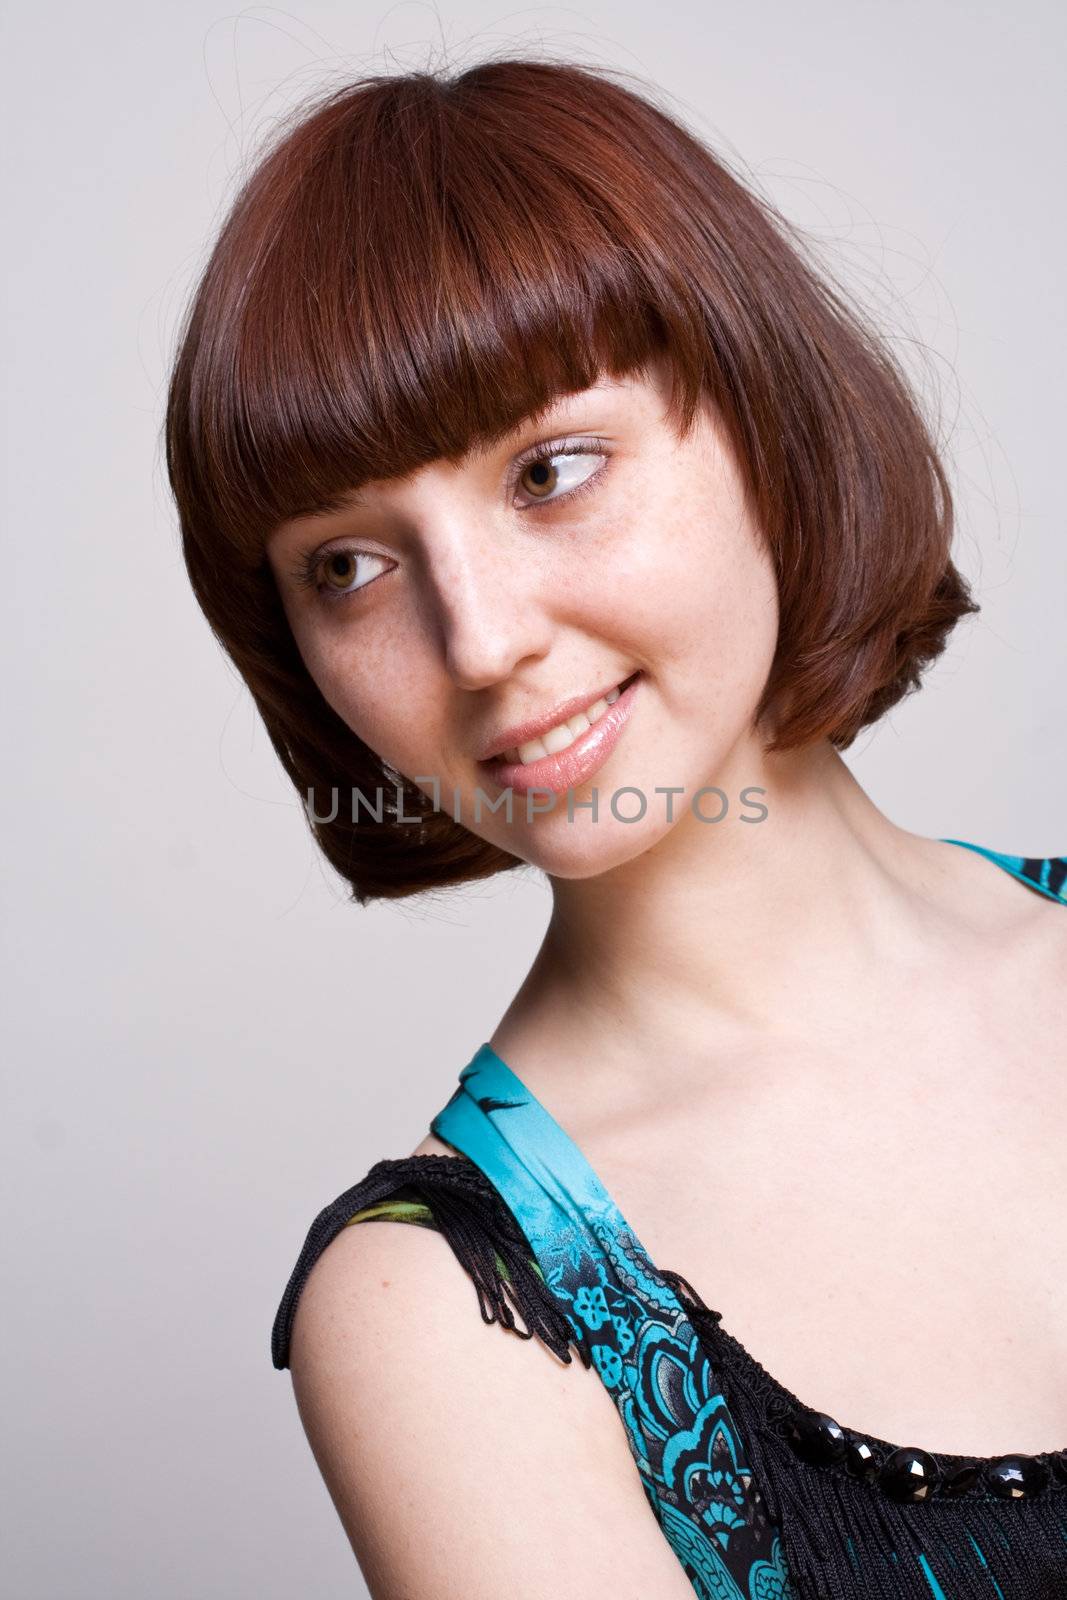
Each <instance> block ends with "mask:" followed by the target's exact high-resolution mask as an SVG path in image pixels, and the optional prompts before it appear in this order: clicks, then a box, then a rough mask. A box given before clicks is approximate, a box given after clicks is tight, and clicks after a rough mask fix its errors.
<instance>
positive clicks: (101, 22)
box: [0, 0, 1067, 1600]
mask: <svg viewBox="0 0 1067 1600" xmlns="http://www.w3.org/2000/svg"><path fill="white" fill-rule="evenodd" d="M1064 43H1065V25H1064V12H1063V9H1062V8H1061V7H1058V6H1055V5H1054V4H1052V3H1051V0H1049V3H1048V4H1043V3H1040V0H1022V3H1020V4H1016V5H1014V6H1013V7H1011V8H1010V9H1009V8H1008V7H1006V6H1003V5H996V6H993V5H989V4H983V3H981V0H972V3H970V4H968V5H966V6H964V5H961V4H954V3H949V0H934V3H932V4H931V0H922V3H921V4H920V3H919V0H897V3H896V4H893V5H889V4H883V5H880V6H872V5H864V6H857V5H854V4H845V3H844V0H829V3H828V0H812V3H811V4H808V5H805V6H802V7H798V6H796V5H794V4H792V3H784V0H754V3H752V4H749V5H745V6H738V5H734V4H731V5H725V4H719V3H718V0H702V3H701V4H699V5H697V4H695V3H694V4H692V5H691V6H690V5H688V4H686V3H685V0H666V3H665V4H661V5H655V6H649V5H646V4H634V3H632V0H587V3H585V4H584V5H581V6H578V7H575V6H571V5H568V6H561V7H552V6H537V7H532V8H526V9H520V10H515V9H513V8H511V7H510V6H500V7H499V8H497V7H495V6H493V5H490V4H488V3H485V4H483V3H481V0H437V3H436V4H435V5H434V6H433V7H428V6H426V5H423V4H410V5H409V4H401V5H393V6H389V5H386V4H384V3H382V4H366V3H363V4H356V5H352V4H341V3H337V0H323V3H321V4H303V3H300V0H296V3H295V4H292V5H289V6H287V7H285V8H275V7H267V6H263V7H257V6H253V7H250V8H249V9H247V10H244V11H242V12H241V13H240V16H239V17H236V18H235V17H234V15H233V14H232V13H230V12H229V11H228V10H224V9H223V8H220V7H217V6H215V5H210V4H205V3H204V0H183V3H182V4H180V5H179V4H177V3H176V0H169V3H166V4H160V3H158V0H156V3H154V4H152V5H149V6H145V5H143V4H136V5H135V4H133V3H132V0H128V3H122V0H101V3H98V4H96V5H93V6H85V5H80V4H79V5H75V4H73V3H69V4H65V5H55V4H49V3H48V0H44V3H43V4H41V5H39V6H36V7H33V8H25V7H23V8H20V9H19V10H18V11H17V13H14V12H13V13H12V14H11V15H10V17H9V21H8V25H7V39H6V48H5V51H4V58H5V60H4V69H3V70H4V73H5V77H6V80H7V81H6V84H5V89H4V95H3V105H4V117H5V120H6V124H7V126H6V130H5V141H4V148H5V154H6V156H7V158H8V159H7V161H6V162H5V169H6V177H5V186H6V197H5V203H4V217H5V220H6V222H7V224H8V227H7V243H6V247H5V251H4V257H3V268H4V273H5V277H6V279H7V290H8V292H7V297H6V311H7V318H8V332H7V338H6V341H5V349H6V351H7V362H6V369H7V370H6V376H7V384H6V386H5V387H6V396H5V404H6V419H7V427H6V429H5V452H6V453H5V464H6V472H5V477H4V488H3V501H4V511H5V519H4V539H5V545H4V554H3V561H4V573H5V582H4V585H3V601H4V612H5V615H4V619H3V625H2V628H0V639H2V643H3V650H4V658H5V659H4V665H3V672H4V681H5V687H6V691H7V693H6V704H7V716H8V728H7V735H6V740H5V744H6V750H7V755H8V766H7V770H8V779H7V782H6V784H5V786H4V789H3V803H4V806H5V810H6V818H7V820H6V826H5V830H4V834H5V842H6V845H7V850H6V894H5V900H4V904H5V908H6V917H5V933H6V952H5V960H4V964H3V984H4V990H5V999H6V1007H5V1018H6V1028H5V1040H6V1043H5V1048H4V1053H3V1058H4V1068H5V1071H4V1080H5V1081H4V1104H5V1115H4V1118H3V1139H4V1153H3V1171H4V1178H5V1181H6V1184H7V1187H8V1200H9V1208H8V1217H7V1226H6V1228H5V1230H4V1242H5V1256H6V1260H5V1263H4V1289H5V1310H4V1330H5V1335H6V1339H5V1346H6V1347H5V1351H4V1357H5V1359H4V1362H3V1383H4V1389H5V1395H4V1402H3V1416H4V1429H3V1432H4V1480H3V1484H2V1501H3V1506H4V1517H3V1520H4V1523H5V1536H4V1543H5V1546H6V1550H5V1555H4V1558H3V1563H2V1566H3V1573H2V1576H0V1585H2V1586H3V1595H4V1596H5V1597H11V1600H144V1597H145V1596H148V1595H151V1596H152V1597H153V1600H244V1597H249V1600H253V1597H254V1600H282V1597H285V1600H291V1597H292V1596H294V1595H301V1596H304V1595H308V1596H315V1597H316V1600H331V1597H336V1600H341V1597H342V1596H343V1597H345V1600H350V1597H353V1596H359V1595H362V1594H364V1593H365V1589H364V1586H363V1584H362V1583H361V1581H360V1579H359V1576H358V1573H357V1571H356V1568H355V1563H354V1560H353V1558H352V1555H351V1553H350V1551H349V1548H348V1545H347V1541H346V1540H345V1537H344V1534H343V1532H342V1530H341V1527H340V1524H339V1523H338V1522H337V1520H336V1518H335V1514H334V1512H333V1509H332V1507H331V1505H330V1504H329V1501H328V1497H327V1495H326V1492H325V1490H324V1488H323V1486H322V1484H321V1482H320V1480H319V1477H318V1474H317V1471H316V1469H315V1467H314V1463H313V1461H312V1458H311V1455H310V1452H309V1451H308V1449H307V1446H306V1444H305V1442H304V1438H303V1434H302V1432H301V1429H300V1426H299V1421H298V1418H297V1415H296V1410H295V1406H294V1403H293V1398H292V1391H291V1387H290V1379H289V1376H288V1374H280V1373H277V1372H275V1371H274V1370H273V1368H272V1367H271V1364H270V1353H269V1334H270V1324H271V1319H272V1316H273V1313H274V1309H275V1306H276V1303H277V1300H278V1298H279V1296H280V1293H281V1290H282V1288H283V1286H284V1283H285V1280H286V1278H287V1276H288V1273H289V1270H290V1268H291V1266H292V1264H293V1261H294V1259H295V1256H296V1253H297V1250H298V1249H299V1246H300V1244H301V1243H302V1241H303V1237H304V1232H305V1230H306V1228H307V1226H308V1224H309V1222H310V1221H311V1218H312V1217H313V1215H314V1214H315V1212H316V1211H318V1209H319V1208H320V1207H321V1206H322V1205H324V1204H325V1203H326V1202H327V1201H328V1200H331V1199H332V1198H333V1197H334V1196H335V1195H336V1194H338V1193H339V1192H340V1191H341V1190H342V1189H343V1188H345V1187H347V1186H348V1185H349V1184H350V1183H352V1182H354V1181H355V1180H356V1179H357V1178H359V1177H361V1176H362V1175H363V1174H364V1172H365V1171H366V1169H367V1168H368V1166H369V1165H370V1164H371V1163H372V1162H373V1161H375V1160H376V1159H378V1158H379V1157H380V1156H383V1155H400V1154H404V1153H406V1152H407V1151H408V1150H410V1149H411V1148H412V1146H413V1145H414V1144H415V1143H416V1142H417V1141H418V1139H419V1138H420V1137H421V1136H422V1134H423V1133H424V1132H425V1131H426V1124H427V1121H428V1118H429V1117H430V1116H431V1115H432V1114H433V1112H434V1111H436V1110H437V1109H438V1108H439V1106H440V1105H441V1104H443V1102H444V1100H445V1099H446V1098H447V1096H448V1094H449V1093H450V1092H451V1089H452V1087H453V1086H454V1081H455V1076H456V1073H457V1072H458V1070H459V1068H460V1067H461V1066H462V1065H463V1063H464V1062H465V1061H466V1060H467V1059H468V1058H469V1056H470V1055H471V1053H472V1051H473V1049H474V1048H475V1047H476V1046H477V1045H478V1044H479V1043H480V1042H481V1041H482V1040H483V1039H484V1038H486V1037H487V1036H488V1034H489V1032H490V1031H491V1030H492V1027H493V1026H494V1024H495V1022H496V1020H497V1018H498V1016H499V1014H500V1012H501V1010H502V1009H503V1008H504V1006H505V1005H506V1003H507V1001H508V999H509V998H510V996H511V994H512V992H513V990H514V988H515V987H516V985H517V984H518V982H519V980H520V978H521V976H522V974H523V973H524V971H525V969H526V966H527V963H528V961H529V960H530V958H531V957H532V955H533V952H534V951H535V949H536V947H537V944H538V942H539V938H540V935H541V931H542V929H543V926H544V922H545V919H546V916H547V913H548V909H549V902H548V896H547V892H546V889H545V886H544V883H543V881H539V880H538V879H537V877H536V876H535V875H533V874H530V873H527V874H525V875H520V876H519V877H517V878H514V879H512V880H511V881H507V882H502V883H498V884H489V885H482V886H480V887H477V888H475V889H472V890H470V891H469V892H467V893H465V894H462V895H459V896H457V897H456V899H455V900H454V901H453V902H452V903H451V904H449V905H448V906H437V907H434V908H432V909H430V908H428V907H425V906H421V905H420V904H419V903H417V902H416V903H413V904H409V905H408V906H406V907H404V906H399V907H393V908H391V909H390V908H378V909H373V910H369V911H360V910H358V909H355V908H350V907H348V906H346V904H345V902H344V899H343V895H342V892H341V888H340V886H339V884H338V883H337V881H336V880H335V879H334V878H333V877H332V875H331V874H330V873H329V871H328V869H326V868H325V867H324V866H323V865H322V864H321V863H320V861H319V859H318V858H317V856H316V854H315V852H314V850H313V848H312V846H311V843H310V841H309V836H308V833H307V830H306V827H305V826H304V824H303V820H302V818H301V816H300V814H299V810H298V802H297V799H296V796H295V795H293V794H292V793H291V792H289V790H288V789H287V786H286V782H285V781H284V780H283V778H282V775H281V773H280V769H279V767H278V764H277V762H276V759H275V757H274V755H273V752H272V750H271V749H270V746H269V743H268V741H267V738H266V736H265V734H264V732H263V730H262V728H261V727H260V726H259V725H258V722H257V718H256V716H255V714H254V712H253V709H252V707H251V703H250V700H249V698H248V696H247V694H246V692H245V691H244V689H243V686H242V685H241V684H240V683H239V681H238V680H237V679H236V677H235V675H234V673H233V672H232V670H231V669H230V668H229V666H228V665H227V663H226V661H225V660H224V659H223V657H222V655H221V654H220V652H219V650H218V648H217V647H216V646H215V644H214V642H213V641H212V639H211V637H210V634H209V633H208V630H207V627H206V624H205V623H204V622H203V620H202V618H201V616H200V614H199V612H198V611H197V609H196V607H195V605H194V602H193V600H192V597H191V594H190V592H189V590H188V586H187V583H186V579H185V574H184V569H183V565H182V560H181V555H180V551H179V546H178V540H177V535H176V530H175V523H174V517H173V512H172V508H171V504H170V501H169V498H168V494H167V490H166V486H165V478H164V473H163V469H162V460H161V453H160V449H159V429H160V422H161V416H162V403H163V382H164V376H165V372H166V367H167V362H168V358H169V356H170V353H171V350H172V348H173V341H174V333H175V328H176V324H177V319H178V315H179V313H180V310H181V307H182V305H183V303H184V299H185V296H186V294H187V292H188V289H189V286H190V283H191V281H192V277H193V274H194V272H195V269H196V267H197V265H198V263H199V262H200V261H201V260H202V257H203V252H204V249H205V247H206V245H207V243H208V240H209V238H210V237H211V236H212V234H213V231H214V229H215V227H216V226H217V224H218V222H219V220H220V218H221V215H222V209H223V207H224V206H225V204H226V202H227V200H228V198H229V197H230V195H231V194H232V188H233V183H234V181H235V179H236V177H237V175H238V173H239V171H240V169H241V167H242V164H243V163H245V162H246V161H247V160H248V159H249V156H250V154H251V152H252V151H253V150H254V148H255V144H256V140H257V139H258V138H259V137H260V136H261V135H262V133H264V132H265V131H266V130H267V129H268V128H269V126H270V124H271V122H272V119H273V118H274V117H275V116H276V115H278V114H279V113H281V112H282V111H284V110H285V109H286V108H287V107H288V106H290V105H291V104H292V103H293V101H294V100H296V99H298V98H300V97H302V96H303V95H304V94H306V93H307V92H309V91H311V90H314V89H316V88H318V87H320V86H323V85H324V84H325V83H326V82H327V81H337V80H338V79H339V78H340V77H341V76H343V75H345V74H346V72H351V73H352V74H355V73H358V72H360V71H364V70H368V69H373V70H389V68H390V67H405V66H415V65H424V64H426V63H427V62H428V61H432V60H434V59H441V58H442V56H444V57H447V59H449V60H451V61H453V62H460V61H465V60H471V59H475V58H477V57H478V56H480V55H482V54H485V53H489V52H491V51H499V50H501V49H502V48H505V47H508V46H513V47H514V48H515V49H517V50H521V51H524V52H530V51H536V50H538V49H539V48H541V47H543V48H545V49H548V50H550V51H552V52H554V53H556V54H562V55H570V56H573V57H575V58H578V59H584V60H588V61H593V62H601V63H604V64H608V65H613V66H618V67H622V68H625V69H628V70H630V71H633V72H636V73H638V74H639V75H641V76H642V77H645V78H648V79H651V80H652V81H653V82H655V83H657V84H660V85H662V87H663V88H664V89H665V90H666V92H667V93H668V95H669V96H670V97H671V101H672V104H673V105H674V107H675V109H676V111H677V112H678V113H679V114H681V115H683V116H685V117H686V118H687V119H688V120H689V122H690V124H691V125H692V126H693V127H694V128H695V129H696V130H697V131H698V132H699V133H701V134H702V135H703V136H704V137H706V138H708V139H710V140H711V141H712V143H713V144H715V145H716V146H717V147H718V148H719V149H720V150H722V151H723V152H724V153H725V154H726V155H727V156H729V157H730V158H731V159H739V160H741V161H743V162H744V163H746V164H747V167H748V169H749V171H750V172H751V174H752V176H753V178H754V179H755V181H757V182H758V183H759V184H760V185H761V186H762V189H763V191H764V193H766V194H768V195H769V196H770V197H772V198H773V199H775V200H776V201H777V202H778V203H779V204H780V205H781V206H782V208H783V209H784V210H785V211H786V212H787V214H788V215H789V216H790V217H792V218H794V219H795V220H797V221H799V222H801V223H803V224H804V225H805V226H806V227H807V228H809V229H810V231H811V233H812V235H813V236H814V237H815V238H816V239H817V240H819V241H821V242H822V243H823V244H825V247H826V248H827V250H828V251H829V252H830V259H831V260H833V261H834V263H835V264H836V266H837V268H838V270H839V271H841V272H842V273H843V274H844V275H845V276H846V278H847V279H848V280H849V281H850V282H851V283H852V284H853V286H854V287H856V289H857V292H859V293H861V294H862V295H863V296H865V298H866V302H867V303H868V304H869V305H870V307H871V308H872V310H873V311H875V312H876V313H877V314H879V315H880V316H881V317H882V318H883V320H884V321H885V322H888V323H889V324H891V326H892V327H893V328H894V329H895V333H896V337H897V339H898V343H899V346H900V348H902V349H907V350H910V351H911V352H912V354H913V355H914V356H915V357H916V359H917V366H916V371H917V374H918V376H919V379H920V381H922V382H924V383H929V382H932V381H935V380H936V381H937V383H938V384H940V386H941V391H942V408H943V414H944V426H945V431H946V434H947V436H948V441H949V457H950V465H951V470H952V475H953V480H954V483H955V485H956V489H957V493H958V497H959V511H960V524H961V526H960V533H959V544H958V559H959V561H960V564H961V565H962V567H963V569H964V571H965V572H966V573H967V575H968V576H969V577H970V578H972V579H973V580H974V582H975V584H976V587H977V591H978V596H979V599H980V600H981V602H982V604H983V607H984V609H983V612H982V615H981V616H980V618H978V619H977V620H975V621H973V622H971V623H968V624H964V625H962V626H961V628H960V629H959V630H958V632H957V636H956V639H955V642H954V643H953V645H952V647H951V649H950V651H949V653H948V655H947V656H946V658H945V659H943V661H942V662H941V663H940V664H939V665H938V667H937V669H936V671H935V672H934V673H933V675H932V678H931V680H930V681H929V684H928V686H927V687H926V689H925V690H924V692H923V693H922V694H921V695H919V696H917V697H914V698H912V699H911V700H910V701H908V702H906V703H905V704H904V705H902V706H901V707H900V708H899V709H897V710H896V711H894V712H893V714H892V716H891V717H890V719H889V721H888V722H887V723H885V724H884V725H882V726H881V727H880V728H879V729H878V730H876V731H875V732H873V733H870V734H867V735H865V736H863V737H861V739H860V741H859V743H858V745H857V747H855V748H854V749H853V750H852V751H851V752H850V753H849V755H848V758H847V759H848V760H849V762H850V763H851V764H852V765H853V768H854V770H855V771H856V773H857V774H858V776H859V778H860V780H861V781H862V782H863V783H864V784H865V785H866V786H867V787H868V788H869V790H870V792H871V793H872V794H873V796H874V798H875V799H876V800H877V801H878V803H879V804H880V805H881V806H882V807H883V808H884V809H885V810H886V811H887V812H888V813H889V815H890V816H892V817H893V818H895V819H896V820H897V821H899V822H900V823H902V824H903V825H904V826H907V827H909V828H912V829H915V830H917V831H921V832H924V833H926V834H928V835H930V836H941V835H953V836H956V837H963V838H968V839H973V840H978V841H981V842H985V843H987V844H990V845H993V846H996V847H998V848H1001V849H1007V850H1010V851H1012V852H1016V853H1027V854H1040V855H1048V854H1059V853H1062V852H1063V850H1064V849H1065V848H1067V808H1065V806H1064V754H1065V750H1067V739H1065V737H1064V719H1063V705H1064V694H1063V689H1064V669H1065V665H1067V644H1065V633H1067V629H1065V599H1064V597H1065V595H1067V527H1065V520H1064V509H1063V489H1062V482H1063V462H1064V444H1063V436H1062V432H1061V429H1062V426H1063V420H1064V413H1063V398H1062V397H1063V380H1062V368H1063V360H1064V339H1063V332H1064V298H1063V285H1062V263H1063V261H1064V259H1065V253H1067V252H1065V244H1067V241H1065V238H1064V209H1063V206H1062V203H1061V199H1062V189H1061V179H1062V163H1063V153H1064V151H1063V117H1062V110H1061V107H1062V93H1061V90H1062V84H1063V79H1064V66H1065V63H1064ZM413 995H418V996H420V997H421V1001H422V1003H421V1004H420V1005H419V1006H418V1007H416V1006H414V1005H413V1004H412V996H413ZM471 1310H472V1315H476V1306H475V1303H474V1299H473V1296H472V1303H471Z"/></svg>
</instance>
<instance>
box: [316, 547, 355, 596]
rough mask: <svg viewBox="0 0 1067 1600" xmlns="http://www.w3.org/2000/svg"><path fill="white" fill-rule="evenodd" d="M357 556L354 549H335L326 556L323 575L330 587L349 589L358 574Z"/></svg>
mask: <svg viewBox="0 0 1067 1600" xmlns="http://www.w3.org/2000/svg"><path fill="white" fill-rule="evenodd" d="M356 562H357V556H356V553H355V551H353V550H335V551H334V552H333V553H332V555H328V556H327V557H326V561H325V563H324V565H323V577H324V578H325V581H326V585H327V587H328V588H337V589H341V590H344V589H347V588H349V587H350V585H351V583H352V580H353V579H354V578H355V575H356Z"/></svg>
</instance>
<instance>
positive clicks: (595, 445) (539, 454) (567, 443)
mask: <svg viewBox="0 0 1067 1600" xmlns="http://www.w3.org/2000/svg"><path fill="white" fill-rule="evenodd" d="M607 453H608V451H607V445H606V444H605V442H604V440H603V439H589V438H585V439H553V440H550V441H549V442H548V443H547V444H536V445H531V447H530V448H529V449H528V450H525V451H524V452H523V453H522V455H520V456H517V457H516V459H515V462H514V465H513V467H512V471H511V475H510V479H509V482H508V488H509V490H510V492H511V493H512V494H514V492H515V488H516V485H517V484H518V481H519V479H520V478H521V477H522V474H523V471H524V470H525V468H526V467H529V466H532V465H533V463H534V462H535V461H547V460H551V459H553V458H554V457H556V456H606V455H607ZM605 466H606V463H605ZM604 470H605V467H604V466H601V467H598V468H597V470H596V471H595V472H591V473H590V474H589V476H588V478H585V479H583V481H582V482H581V483H579V484H576V485H575V486H574V488H573V489H568V490H567V491H566V493H565V494H561V495H557V496H555V497H554V498H553V499H551V500H542V501H534V503H533V505H532V506H523V507H521V508H520V509H521V510H524V511H531V510H533V509H534V506H536V505H538V504H540V505H553V506H556V505H560V504H561V503H562V502H563V501H565V500H567V501H574V500H576V499H577V498H578V497H579V496H580V495H582V494H585V493H586V492H587V491H588V490H591V489H593V488H595V487H596V485H597V484H598V483H599V481H600V479H601V477H602V476H603V473H604ZM373 553H374V552H372V551H370V550H360V549H359V548H358V546H355V545H340V546H339V547H337V548H336V549H333V550H326V551H323V552H319V551H315V550H312V551H309V552H308V554H307V555H306V556H302V557H301V558H300V560H299V562H298V563H297V565H296V566H295V567H294V568H293V569H292V571H291V576H292V578H293V579H294V581H295V582H296V583H297V585H298V586H299V587H300V588H302V589H317V590H318V591H319V592H320V593H322V594H323V595H325V596H326V598H327V602H328V603H329V604H331V605H332V604H335V603H336V602H337V601H339V600H354V599H355V598H356V597H357V595H360V594H362V593H363V591H364V589H369V588H370V587H371V586H372V584H374V583H375V582H376V581H377V580H376V579H375V578H371V579H370V580H369V582H367V583H361V584H360V586H359V588H358V589H349V590H347V591H344V590H342V591H334V592H333V593H332V594H331V593H330V592H329V591H328V590H327V589H326V587H325V586H324V585H321V584H319V583H318V581H317V580H318V574H319V569H320V568H321V567H322V566H323V564H324V563H325V562H326V561H328V560H329V558H330V557H331V556H335V555H336V556H339V555H345V556H365V555H373ZM384 576H385V574H384V573H380V574H379V577H384Z"/></svg>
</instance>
